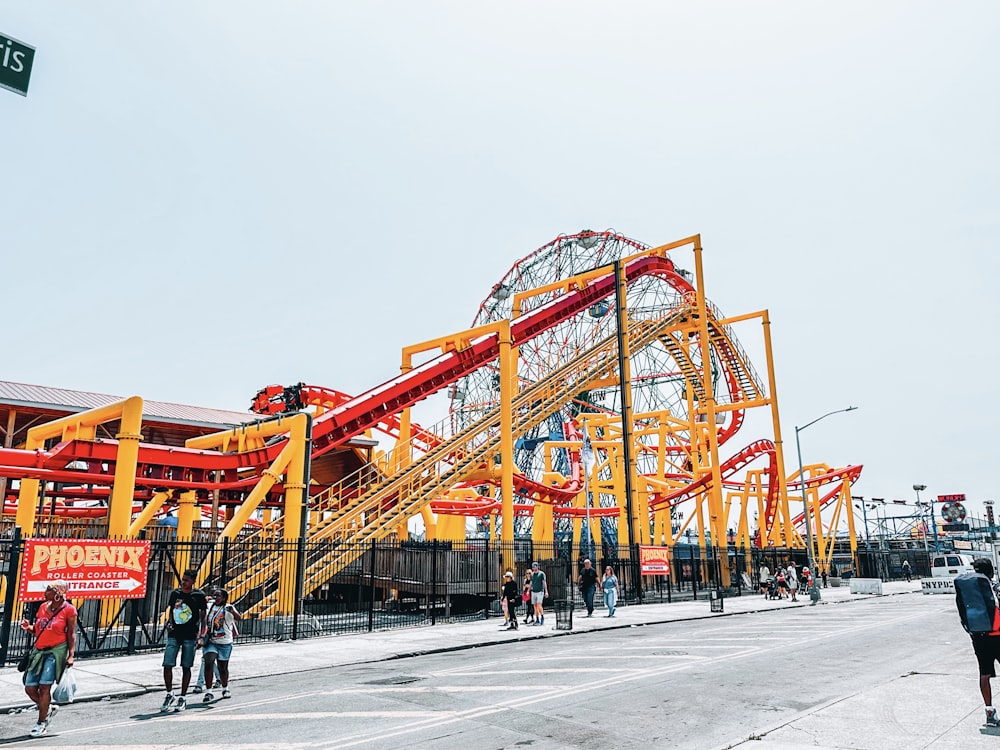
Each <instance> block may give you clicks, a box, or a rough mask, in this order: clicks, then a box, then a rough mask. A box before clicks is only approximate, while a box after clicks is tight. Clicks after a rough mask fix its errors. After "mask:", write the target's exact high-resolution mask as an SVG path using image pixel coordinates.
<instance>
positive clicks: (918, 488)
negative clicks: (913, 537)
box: [913, 484, 931, 566]
mask: <svg viewBox="0 0 1000 750" xmlns="http://www.w3.org/2000/svg"><path fill="white" fill-rule="evenodd" d="M926 489H927V485H926V484H915V485H913V491H914V492H916V493H917V506H918V507H920V508H923V507H924V505H923V503H921V502H920V493H921V492H922V491H923V490H926ZM921 516H922V517H923V518H924V554H926V555H927V565H928V566H930V564H931V554H930V552H929V551H928V549H927V521H926V519H927V514H926V513H922V514H921Z"/></svg>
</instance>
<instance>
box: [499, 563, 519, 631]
mask: <svg viewBox="0 0 1000 750" xmlns="http://www.w3.org/2000/svg"><path fill="white" fill-rule="evenodd" d="M503 598H504V599H506V600H507V620H508V622H510V625H508V626H507V630H517V605H518V604H519V603H520V601H521V588H520V586H518V585H517V581H515V580H514V574H513V573H511V572H510V571H509V570H508V571H507V572H506V573H504V574H503Z"/></svg>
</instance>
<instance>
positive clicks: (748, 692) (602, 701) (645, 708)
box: [0, 596, 975, 750]
mask: <svg viewBox="0 0 1000 750" xmlns="http://www.w3.org/2000/svg"><path fill="white" fill-rule="evenodd" d="M963 661H964V662H968V666H969V670H970V673H974V670H975V664H974V660H973V659H972V656H971V653H970V649H969V646H968V641H967V640H966V638H965V636H964V634H963V633H962V631H961V629H960V628H959V626H958V624H957V618H956V616H955V613H954V606H953V603H952V601H951V599H950V597H920V596H896V597H883V598H873V599H870V600H865V601H861V602H856V603H852V604H851V605H849V606H818V607H806V608H800V609H787V610H775V611H772V612H763V613H758V614H748V615H740V616H734V617H723V618H715V619H712V620H699V621H690V622H676V623H669V624H664V625H652V626H644V627H635V628H629V629H627V630H614V631H604V632H592V633H588V634H585V635H584V634H580V635H574V636H572V637H564V638H550V639H542V640H533V641H524V642H511V643H507V644H504V645H500V646H491V647H485V648H479V649H471V650H463V651H456V652H450V653H444V654H436V655H428V656H421V657H414V658H408V659H398V660H394V661H387V662H380V663H374V664H366V665H360V666H355V667H351V668H346V669H342V670H317V671H314V672H306V673H298V674H294V675H288V676H282V677H270V678H265V679H257V680H248V681H240V682H234V685H233V687H234V697H233V699H232V700H226V701H217V702H215V703H213V704H208V705H203V704H200V703H199V704H193V705H192V707H191V708H189V709H188V710H187V711H185V712H183V713H178V714H168V715H165V714H160V713H159V711H158V709H159V704H160V699H161V696H160V694H158V693H157V694H150V695H146V696H143V697H140V698H133V699H129V700H124V701H106V702H101V703H90V704H79V705H74V706H68V707H66V708H65V709H64V710H63V712H62V713H61V714H60V716H59V717H58V718H57V719H56V720H55V721H54V722H53V725H52V727H51V729H50V734H49V735H47V736H45V737H43V738H41V739H36V740H27V739H24V738H13V739H9V740H0V745H3V744H7V745H14V746H16V745H19V744H22V743H23V744H27V743H29V742H30V744H31V746H32V748H43V747H70V746H72V747H78V746H81V745H86V746H89V747H94V746H96V747H107V748H155V749H156V750H161V749H164V750H165V749H166V748H174V747H178V746H181V745H183V746H184V747H186V748H201V747H204V748H215V749H216V750H218V749H219V748H239V747H254V748H275V749H279V748H281V749H285V748H287V749H288V750H295V749H298V748H319V747H338V748H339V747H345V748H346V747H359V748H362V747H363V748H398V747H401V746H405V747H407V748H415V747H416V748H420V747H426V748H460V749H462V750H464V749H465V748H529V747H530V748H532V749H533V750H535V749H537V750H548V749H549V748H600V750H607V749H608V748H650V747H656V748H660V747H662V748H697V749H698V750H705V749H706V748H723V747H730V746H737V745H739V744H741V743H743V742H746V741H748V740H751V741H750V742H748V745H747V747H748V748H752V747H753V744H754V743H753V742H752V740H753V739H754V738H756V737H758V736H761V735H765V734H767V733H768V732H770V731H772V730H775V729H776V728H779V727H781V726H783V725H785V724H787V723H788V722H790V721H792V720H793V719H794V720H800V719H801V717H803V716H807V715H808V714H809V713H810V712H811V711H818V710H820V709H821V708H822V707H824V706H828V705H830V703H831V702H833V701H837V700H842V699H844V698H847V697H849V696H852V695H857V694H859V693H862V692H864V691H867V690H873V689H878V690H884V689H885V688H886V686H887V685H889V686H893V685H898V690H904V691H905V690H907V689H909V688H908V686H907V681H906V676H907V675H909V674H912V673H920V672H924V671H927V670H930V669H933V668H934V665H936V664H938V665H939V664H941V663H949V664H953V663H963ZM233 669H234V673H235V674H236V675H238V673H239V663H238V658H237V659H235V660H234V663H233ZM970 684H971V685H973V686H974V685H975V681H974V678H973V679H972V681H970ZM893 689H894V690H895V689H896V687H893ZM192 697H193V698H194V699H197V698H199V697H200V696H192ZM926 698H927V697H926V696H916V695H915V696H914V700H926ZM4 718H5V719H8V720H10V719H12V718H14V717H4ZM16 719H17V721H18V722H19V723H20V724H24V725H25V726H30V722H29V721H26V720H25V718H24V717H23V716H18V717H16Z"/></svg>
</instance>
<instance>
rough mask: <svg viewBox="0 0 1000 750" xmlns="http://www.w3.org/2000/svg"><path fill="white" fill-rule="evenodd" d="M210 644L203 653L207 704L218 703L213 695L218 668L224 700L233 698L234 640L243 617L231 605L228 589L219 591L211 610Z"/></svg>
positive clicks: (209, 617)
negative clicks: (230, 660) (232, 659)
mask: <svg viewBox="0 0 1000 750" xmlns="http://www.w3.org/2000/svg"><path fill="white" fill-rule="evenodd" d="M207 619H208V642H207V643H206V644H205V647H204V650H203V651H202V657H201V658H202V661H203V662H204V663H205V697H204V698H203V699H202V701H203V702H204V703H211V702H212V701H213V700H215V694H214V693H213V692H212V683H213V682H214V679H213V678H214V677H215V669H216V665H218V671H219V685H220V686H221V687H222V697H223V698H229V697H230V695H231V694H230V692H229V657H230V656H232V653H233V640H234V634H235V632H236V623H237V621H239V620H242V619H243V615H241V614H240V613H239V612H237V611H236V608H235V607H233V605H232V604H230V603H229V593H228V592H227V591H226V590H225V589H216V591H215V601H214V602H213V603H212V606H211V607H210V608H209V610H208V618H207Z"/></svg>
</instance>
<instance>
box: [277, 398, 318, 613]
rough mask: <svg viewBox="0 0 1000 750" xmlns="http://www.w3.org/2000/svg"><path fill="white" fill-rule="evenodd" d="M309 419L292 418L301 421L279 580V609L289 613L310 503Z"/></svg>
mask: <svg viewBox="0 0 1000 750" xmlns="http://www.w3.org/2000/svg"><path fill="white" fill-rule="evenodd" d="M300 417H301V420H300ZM308 419H309V417H308V415H306V414H299V415H296V416H295V417H292V420H300V421H297V423H296V424H294V425H290V426H289V427H290V430H289V447H290V448H293V453H292V457H291V460H290V461H289V462H288V472H287V473H286V474H285V480H286V481H285V502H284V518H283V525H282V532H283V533H282V539H283V549H282V552H281V577H280V578H279V582H278V611H279V612H280V613H281V614H285V615H291V614H294V613H295V609H296V601H295V582H296V577H297V575H298V565H297V561H298V554H299V553H298V545H299V539H300V538H301V536H302V527H303V523H302V522H303V520H305V517H304V514H305V513H306V505H307V502H308V495H307V492H306V491H307V487H306V484H305V483H304V482H303V481H302V480H303V478H304V477H305V476H306V461H308V460H309V450H310V447H309V441H308V440H307V439H306V424H307V420H308ZM303 541H305V540H303ZM303 593H305V592H303Z"/></svg>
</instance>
